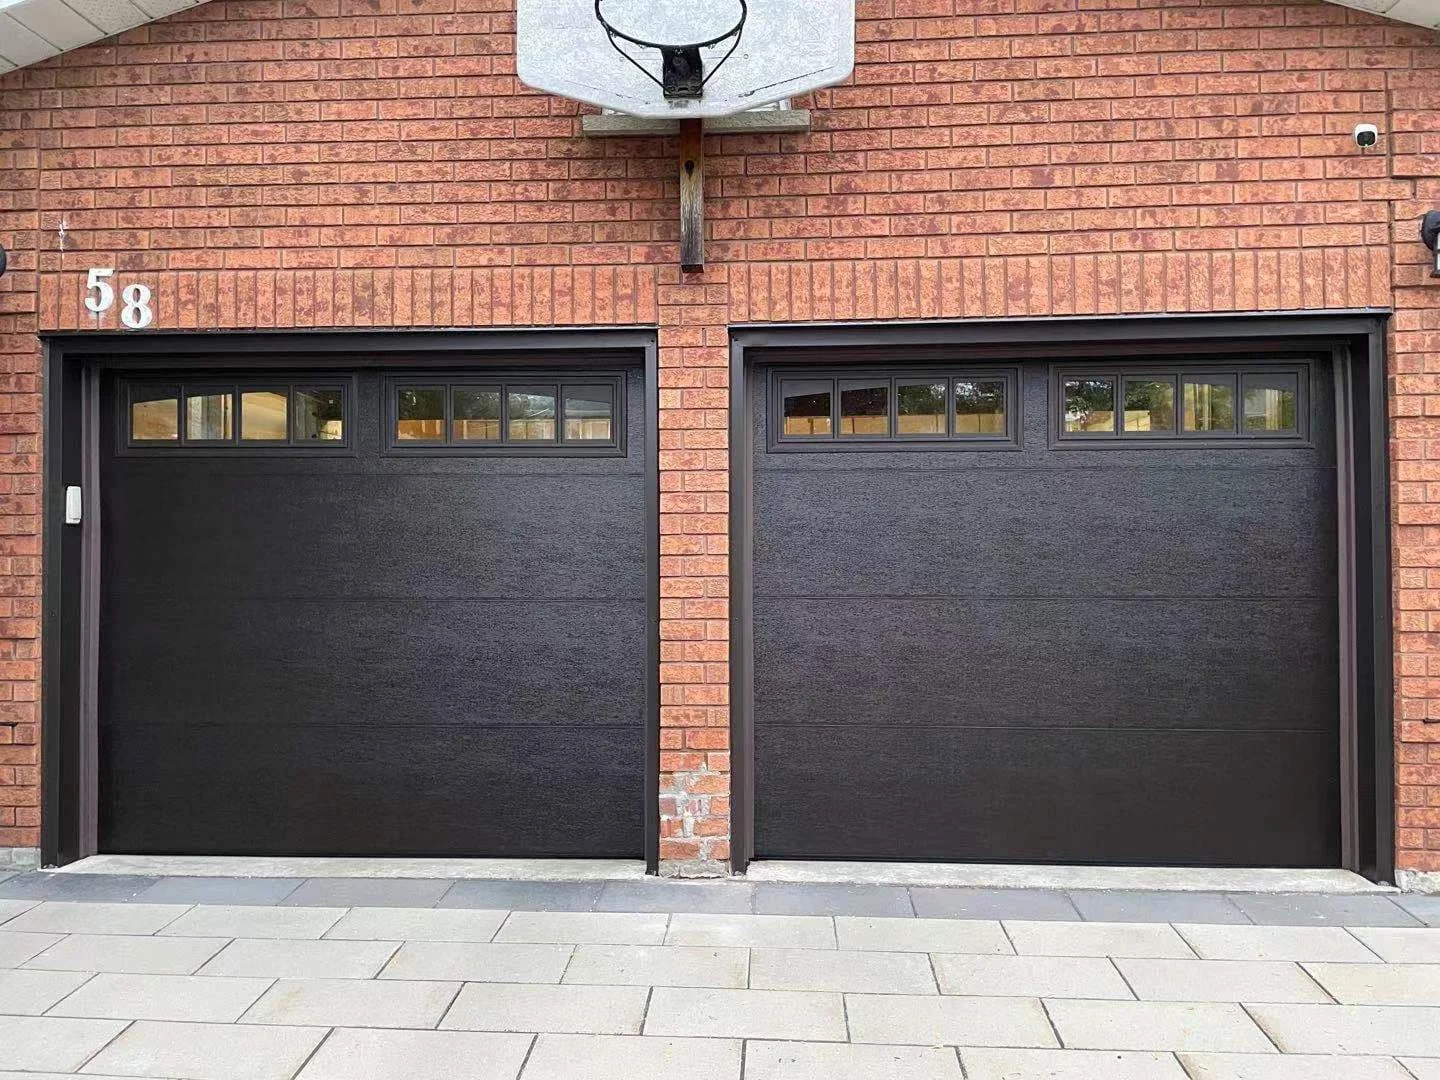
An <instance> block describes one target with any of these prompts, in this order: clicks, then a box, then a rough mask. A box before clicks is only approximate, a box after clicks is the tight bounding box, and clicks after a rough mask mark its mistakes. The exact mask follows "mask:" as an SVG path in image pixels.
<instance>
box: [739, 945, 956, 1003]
mask: <svg viewBox="0 0 1440 1080" xmlns="http://www.w3.org/2000/svg"><path fill="white" fill-rule="evenodd" d="M750 986H751V988H752V989H754V990H829V991H832V992H834V993H841V994H843V993H852V994H933V993H936V989H935V976H934V974H932V972H931V970H930V961H929V958H928V957H926V956H925V955H924V954H923V953H905V952H894V953H887V952H837V951H836V950H833V949H752V950H751V952H750Z"/></svg>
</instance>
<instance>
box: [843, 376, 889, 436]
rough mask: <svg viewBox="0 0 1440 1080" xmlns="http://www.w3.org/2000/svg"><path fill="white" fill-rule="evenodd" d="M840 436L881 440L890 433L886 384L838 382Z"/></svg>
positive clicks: (862, 381)
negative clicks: (867, 437)
mask: <svg viewBox="0 0 1440 1080" xmlns="http://www.w3.org/2000/svg"><path fill="white" fill-rule="evenodd" d="M840 434H841V435H842V436H846V437H852V438H853V437H857V436H858V437H862V438H863V437H864V436H866V435H869V436H871V437H879V438H884V437H885V436H887V435H889V434H890V383H889V382H888V381H885V382H872V381H867V380H858V379H853V380H843V379H842V380H841V382H840Z"/></svg>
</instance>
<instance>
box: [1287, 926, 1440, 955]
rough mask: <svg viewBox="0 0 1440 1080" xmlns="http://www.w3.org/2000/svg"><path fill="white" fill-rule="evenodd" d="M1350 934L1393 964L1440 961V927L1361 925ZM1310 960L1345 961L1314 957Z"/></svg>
mask: <svg viewBox="0 0 1440 1080" xmlns="http://www.w3.org/2000/svg"><path fill="white" fill-rule="evenodd" d="M1351 935H1352V936H1353V937H1355V938H1358V939H1359V940H1360V942H1361V943H1362V944H1363V945H1364V946H1365V947H1366V948H1368V949H1369V950H1370V951H1371V952H1373V953H1375V954H1376V955H1377V956H1379V957H1380V958H1381V959H1382V960H1385V961H1387V962H1389V963H1392V964H1440V929H1433V928H1426V929H1423V930H1401V929H1372V928H1368V927H1359V928H1357V929H1355V930H1352V931H1351ZM1306 959H1309V960H1316V961H1320V960H1343V959H1344V958H1343V957H1330V956H1312V957H1307V958H1306Z"/></svg>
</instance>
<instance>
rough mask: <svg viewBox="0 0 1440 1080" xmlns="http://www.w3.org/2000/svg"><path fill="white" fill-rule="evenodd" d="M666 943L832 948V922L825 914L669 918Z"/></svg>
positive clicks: (683, 915) (833, 935)
mask: <svg viewBox="0 0 1440 1080" xmlns="http://www.w3.org/2000/svg"><path fill="white" fill-rule="evenodd" d="M665 944H667V945H729V946H736V947H745V948H765V947H770V948H777V949H785V948H791V949H833V948H835V924H834V922H833V921H832V920H831V919H830V918H829V917H828V916H824V915H706V914H686V913H681V914H677V915H674V916H672V917H671V919H670V929H669V931H668V932H667V933H666V935H665Z"/></svg>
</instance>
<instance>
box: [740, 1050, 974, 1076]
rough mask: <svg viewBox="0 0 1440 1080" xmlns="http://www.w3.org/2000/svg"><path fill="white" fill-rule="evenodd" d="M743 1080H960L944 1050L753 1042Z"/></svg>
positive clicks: (951, 1056)
mask: <svg viewBox="0 0 1440 1080" xmlns="http://www.w3.org/2000/svg"><path fill="white" fill-rule="evenodd" d="M745 1080H961V1073H960V1062H959V1060H958V1059H957V1058H956V1056H955V1051H954V1050H952V1049H950V1048H949V1047H945V1046H879V1045H866V1046H859V1045H854V1044H846V1043H801V1042H758V1041H757V1042H752V1043H750V1044H749V1045H748V1046H746V1048H745Z"/></svg>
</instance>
